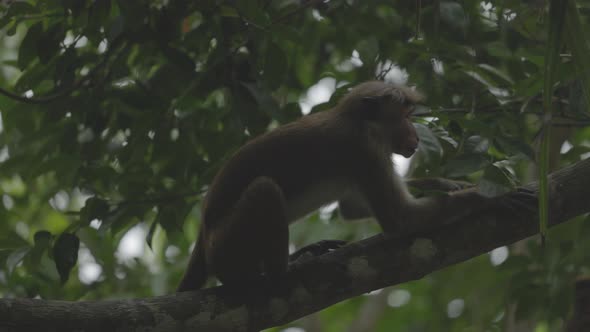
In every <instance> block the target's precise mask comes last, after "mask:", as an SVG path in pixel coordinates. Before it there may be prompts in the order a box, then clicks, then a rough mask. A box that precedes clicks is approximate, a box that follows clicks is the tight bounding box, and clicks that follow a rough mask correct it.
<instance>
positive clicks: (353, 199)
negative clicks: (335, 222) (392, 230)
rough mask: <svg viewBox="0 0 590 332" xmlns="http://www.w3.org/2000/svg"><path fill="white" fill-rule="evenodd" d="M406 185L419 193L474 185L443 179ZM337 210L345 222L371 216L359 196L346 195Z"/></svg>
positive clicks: (424, 180) (365, 203) (452, 189)
mask: <svg viewBox="0 0 590 332" xmlns="http://www.w3.org/2000/svg"><path fill="white" fill-rule="evenodd" d="M405 183H406V185H408V186H409V187H411V188H415V189H417V190H419V191H422V192H425V191H444V192H449V191H457V190H462V189H465V188H470V187H473V186H474V184H472V183H469V182H466V181H456V180H449V179H444V178H421V179H409V180H406V181H405ZM338 208H339V212H340V215H341V216H342V218H344V219H346V220H354V219H364V218H370V217H372V216H373V213H372V212H371V209H370V208H369V205H368V204H367V202H365V201H364V200H363V199H362V198H361V197H359V195H347V196H344V197H342V198H341V199H340V200H339V201H338Z"/></svg>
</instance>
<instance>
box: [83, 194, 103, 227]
mask: <svg viewBox="0 0 590 332" xmlns="http://www.w3.org/2000/svg"><path fill="white" fill-rule="evenodd" d="M108 213H109V204H108V203H107V201H105V200H103V199H100V198H98V197H91V198H89V199H87V200H86V203H85V204H84V207H83V208H82V210H80V221H82V223H83V224H86V225H87V224H90V222H91V221H92V220H94V219H98V220H103V219H104V218H105V217H106V216H107V215H108Z"/></svg>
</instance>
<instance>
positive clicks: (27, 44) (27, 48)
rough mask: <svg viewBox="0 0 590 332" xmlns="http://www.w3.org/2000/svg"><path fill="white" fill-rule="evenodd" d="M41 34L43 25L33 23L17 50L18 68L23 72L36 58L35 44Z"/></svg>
mask: <svg viewBox="0 0 590 332" xmlns="http://www.w3.org/2000/svg"><path fill="white" fill-rule="evenodd" d="M42 33H43V24H42V23H41V22H37V23H35V24H34V25H33V26H31V27H30V28H29V30H27V34H26V35H25V38H23V41H22V43H21V44H20V47H19V49H18V67H19V68H20V69H21V70H24V69H25V68H26V67H27V66H28V65H29V63H31V61H33V60H34V59H35V58H36V57H37V53H38V49H37V43H38V40H39V38H41V34H42Z"/></svg>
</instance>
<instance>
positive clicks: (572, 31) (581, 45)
mask: <svg viewBox="0 0 590 332" xmlns="http://www.w3.org/2000/svg"><path fill="white" fill-rule="evenodd" d="M585 31H586V30H585V29H584V27H583V26H582V22H581V18H580V13H579V12H578V8H577V5H576V2H575V1H569V2H568V6H567V20H566V23H565V37H566V42H567V45H568V46H569V48H570V50H571V52H572V60H573V62H574V65H575V66H576V68H577V69H578V71H579V76H580V78H581V79H582V82H583V91H584V97H585V99H586V103H587V104H590V79H588V78H589V77H590V76H589V75H590V59H588V54H590V47H588V39H587V38H586V34H585Z"/></svg>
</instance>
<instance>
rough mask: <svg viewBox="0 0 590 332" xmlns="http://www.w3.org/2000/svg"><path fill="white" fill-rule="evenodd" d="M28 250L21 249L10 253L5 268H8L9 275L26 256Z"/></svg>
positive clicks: (27, 248)
mask: <svg viewBox="0 0 590 332" xmlns="http://www.w3.org/2000/svg"><path fill="white" fill-rule="evenodd" d="M30 250H31V248H30V247H22V248H19V249H16V250H14V251H13V252H11V253H10V255H8V258H7V259H6V267H7V268H8V273H9V274H10V273H12V272H13V271H14V269H15V268H16V266H17V265H18V264H19V263H20V262H22V261H23V259H24V258H25V256H27V254H28V253H29V251H30Z"/></svg>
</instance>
